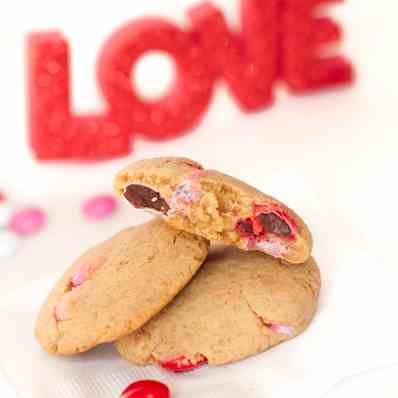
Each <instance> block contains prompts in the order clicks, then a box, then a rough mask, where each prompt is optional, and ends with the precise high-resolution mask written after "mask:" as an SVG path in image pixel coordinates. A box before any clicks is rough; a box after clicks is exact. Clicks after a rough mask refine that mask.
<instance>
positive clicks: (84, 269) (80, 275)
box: [72, 264, 94, 287]
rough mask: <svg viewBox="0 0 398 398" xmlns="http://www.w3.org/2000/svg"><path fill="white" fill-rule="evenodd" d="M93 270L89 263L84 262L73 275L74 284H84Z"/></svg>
mask: <svg viewBox="0 0 398 398" xmlns="http://www.w3.org/2000/svg"><path fill="white" fill-rule="evenodd" d="M93 271H94V270H93V269H92V268H91V267H90V265H89V264H83V265H82V266H81V267H80V268H79V269H78V270H77V272H76V273H75V274H74V275H73V276H72V286H73V287H78V286H80V285H82V284H83V283H84V282H85V281H86V280H87V279H88V278H89V276H90V274H91V273H92V272H93Z"/></svg>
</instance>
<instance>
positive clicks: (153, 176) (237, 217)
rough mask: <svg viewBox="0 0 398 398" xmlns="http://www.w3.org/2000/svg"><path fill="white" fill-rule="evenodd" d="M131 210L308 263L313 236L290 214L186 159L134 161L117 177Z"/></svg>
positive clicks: (230, 242)
mask: <svg viewBox="0 0 398 398" xmlns="http://www.w3.org/2000/svg"><path fill="white" fill-rule="evenodd" d="M115 188H116V191H117V193H118V194H119V195H121V196H124V197H125V198H126V199H127V200H128V201H129V202H130V203H131V204H132V205H133V206H134V207H136V208H144V209H149V210H151V211H154V212H156V213H158V214H161V215H162V216H163V218H164V219H165V220H166V221H167V222H168V223H169V224H170V225H171V226H173V227H174V228H177V229H181V230H184V231H187V232H191V233H193V234H196V235H200V236H203V237H205V238H206V239H208V240H212V241H219V242H222V243H224V244H227V245H235V246H237V247H239V248H240V249H243V250H257V251H262V252H264V253H267V254H269V255H271V256H274V257H277V258H282V259H284V260H286V261H288V262H290V263H295V264H300V263H303V262H304V261H306V260H307V259H308V258H309V256H310V253H311V249H312V237H311V234H310V231H309V230H308V227H307V226H306V224H305V223H304V221H303V220H302V219H301V218H300V217H299V216H298V215H297V214H296V213H295V212H294V211H293V210H291V209H289V208H288V207H287V206H285V205H284V204H283V203H281V202H280V201H278V200H276V199H274V198H273V197H271V196H268V195H265V194H264V193H262V192H260V191H258V190H257V189H255V188H253V187H252V186H250V185H248V184H246V183H244V182H242V181H240V180H238V179H236V178H233V177H231V176H228V175H226V174H222V173H220V172H218V171H215V170H204V169H203V167H202V166H201V165H200V164H198V163H196V162H194V161H192V160H190V159H185V158H155V159H146V160H141V161H138V162H135V163H133V164H131V165H130V166H128V167H126V168H125V169H123V170H122V171H121V172H120V173H118V174H117V176H116V178H115Z"/></svg>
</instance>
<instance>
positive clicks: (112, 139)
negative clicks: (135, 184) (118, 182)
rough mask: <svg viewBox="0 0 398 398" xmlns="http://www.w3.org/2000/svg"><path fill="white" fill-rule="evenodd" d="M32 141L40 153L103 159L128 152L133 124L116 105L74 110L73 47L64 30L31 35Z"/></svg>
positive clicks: (46, 156) (50, 156) (53, 156)
mask: <svg viewBox="0 0 398 398" xmlns="http://www.w3.org/2000/svg"><path fill="white" fill-rule="evenodd" d="M28 61H29V64H28V91H29V92H28V100H29V104H28V108H29V129H30V136H29V138H30V143H31V146H32V149H33V151H34V153H35V155H36V157H37V158H39V159H68V158H69V159H87V160H90V159H91V160H93V159H104V158H111V157H114V156H121V155H127V154H128V153H129V150H130V135H131V132H132V129H131V125H128V124H126V121H125V120H124V118H123V117H122V116H123V115H121V114H117V113H116V112H113V111H108V112H106V113H105V114H103V115H88V116H74V115H73V114H72V111H71V103H70V76H69V47H68V43H67V41H66V40H65V39H64V38H63V37H62V36H61V35H60V34H59V33H42V34H31V35H30V36H29V38H28Z"/></svg>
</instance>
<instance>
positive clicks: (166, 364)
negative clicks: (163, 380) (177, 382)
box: [159, 355, 207, 373]
mask: <svg viewBox="0 0 398 398" xmlns="http://www.w3.org/2000/svg"><path fill="white" fill-rule="evenodd" d="M206 363H207V359H206V358H205V357H203V358H202V359H200V360H199V361H198V362H196V363H192V362H191V361H190V360H189V359H188V358H186V357H185V356H184V355H180V356H179V357H176V358H172V359H167V360H163V361H159V364H160V366H161V367H162V368H164V369H166V370H169V371H170V372H174V373H183V372H189V371H191V370H194V369H197V368H200V367H201V366H203V365H205V364H206Z"/></svg>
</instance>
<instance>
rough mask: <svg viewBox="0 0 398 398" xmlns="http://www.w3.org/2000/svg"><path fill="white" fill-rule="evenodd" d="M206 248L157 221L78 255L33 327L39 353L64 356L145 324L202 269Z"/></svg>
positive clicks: (123, 233) (190, 236)
mask: <svg viewBox="0 0 398 398" xmlns="http://www.w3.org/2000/svg"><path fill="white" fill-rule="evenodd" d="M207 252H208V242H207V241H206V240H205V239H203V238H201V237H197V236H193V235H191V234H189V233H186V232H182V231H179V230H176V229H173V228H171V227H169V226H168V225H167V224H166V223H164V222H163V221H162V220H161V219H160V218H156V219H155V220H153V221H151V222H149V223H146V224H143V225H141V226H138V227H133V228H129V229H126V230H124V231H122V232H120V233H119V234H117V235H116V236H114V237H113V238H112V239H110V240H108V241H106V242H104V243H101V244H99V245H98V246H95V247H93V248H92V249H90V250H88V251H87V252H86V253H85V254H83V255H82V256H81V257H80V258H79V259H78V260H77V261H76V262H75V263H74V264H73V265H72V266H71V268H70V269H69V270H68V271H67V272H66V273H65V274H64V276H63V277H62V278H61V280H60V281H59V282H58V283H57V285H56V286H55V288H54V289H53V291H52V292H51V294H50V296H49V297H48V299H47V301H46V302H45V304H44V305H43V307H42V309H41V311H40V314H39V316H38V319H37V323H36V336H37V339H38V340H39V342H40V344H41V345H42V347H43V348H44V349H45V350H46V351H48V352H50V353H56V354H64V355H70V354H75V353H78V352H83V351H86V350H88V349H90V348H92V347H94V346H96V345H98V344H101V343H105V342H111V341H113V340H115V339H118V338H120V337H121V336H124V335H126V334H128V333H130V332H132V331H134V330H136V329H138V328H139V327H141V326H142V325H143V324H144V323H146V322H147V321H148V320H149V319H151V318H152V317H153V316H154V315H155V314H157V313H158V312H159V311H160V310H161V309H162V308H163V307H164V306H165V305H167V304H168V303H169V302H170V301H171V300H172V299H173V298H174V297H175V295H176V294H177V293H178V292H179V291H180V290H181V289H182V288H183V287H184V286H185V285H186V284H187V283H188V282H189V281H190V279H191V278H192V277H193V276H194V274H195V273H196V272H197V270H198V269H199V268H200V266H201V265H202V263H203V261H204V260H205V258H206V256H207Z"/></svg>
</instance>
